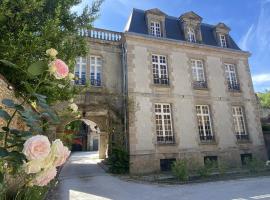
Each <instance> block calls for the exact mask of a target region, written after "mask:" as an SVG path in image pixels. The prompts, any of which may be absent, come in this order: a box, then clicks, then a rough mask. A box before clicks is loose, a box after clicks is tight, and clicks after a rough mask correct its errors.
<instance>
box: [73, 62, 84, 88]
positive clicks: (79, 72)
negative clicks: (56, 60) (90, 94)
mask: <svg viewBox="0 0 270 200" xmlns="http://www.w3.org/2000/svg"><path fill="white" fill-rule="evenodd" d="M74 74H75V76H76V77H77V80H75V84H77V85H85V82H86V58H83V57H79V58H76V66H75V70H74Z"/></svg>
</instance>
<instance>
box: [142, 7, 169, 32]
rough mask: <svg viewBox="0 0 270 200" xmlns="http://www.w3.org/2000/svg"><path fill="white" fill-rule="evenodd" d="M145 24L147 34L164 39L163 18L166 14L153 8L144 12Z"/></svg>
mask: <svg viewBox="0 0 270 200" xmlns="http://www.w3.org/2000/svg"><path fill="white" fill-rule="evenodd" d="M145 17H146V23H147V27H148V34H149V35H153V36H155V37H165V36H166V30H165V17H166V14H165V13H163V12H162V11H161V10H159V9H157V8H154V9H150V10H147V11H146V15H145Z"/></svg>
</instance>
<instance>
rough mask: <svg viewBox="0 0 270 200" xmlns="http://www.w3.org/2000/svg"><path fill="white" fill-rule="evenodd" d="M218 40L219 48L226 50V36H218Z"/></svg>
mask: <svg viewBox="0 0 270 200" xmlns="http://www.w3.org/2000/svg"><path fill="white" fill-rule="evenodd" d="M219 40H220V46H221V47H223V48H227V43H226V36H225V35H222V34H220V35H219Z"/></svg>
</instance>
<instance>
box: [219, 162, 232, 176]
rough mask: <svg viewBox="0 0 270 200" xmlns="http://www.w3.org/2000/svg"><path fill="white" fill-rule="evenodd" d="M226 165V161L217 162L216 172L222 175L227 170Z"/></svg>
mask: <svg viewBox="0 0 270 200" xmlns="http://www.w3.org/2000/svg"><path fill="white" fill-rule="evenodd" d="M228 168H229V167H228V165H227V164H226V163H219V165H218V172H219V174H220V175H224V174H225V173H226V171H227V170H228Z"/></svg>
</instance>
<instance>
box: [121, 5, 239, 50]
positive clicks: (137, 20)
mask: <svg viewBox="0 0 270 200" xmlns="http://www.w3.org/2000/svg"><path fill="white" fill-rule="evenodd" d="M145 15H146V11H144V10H140V9H135V8H134V9H133V12H132V14H131V16H130V19H129V22H128V24H127V26H126V31H127V32H132V33H138V34H145V35H149V34H148V29H147V24H146V17H145ZM180 23H181V22H180V21H179V19H178V18H176V17H172V16H168V15H165V31H166V38H167V39H173V40H180V41H185V38H184V33H183V31H182V29H181V24H180ZM214 29H215V26H213V25H209V24H205V23H201V34H202V44H205V45H211V46H216V47H219V45H218V42H217V40H216V38H215V36H214ZM228 40H230V41H229V43H228V48H229V49H235V50H241V49H240V48H239V47H238V46H237V44H236V43H235V42H234V40H233V39H232V38H231V37H230V36H228Z"/></svg>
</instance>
